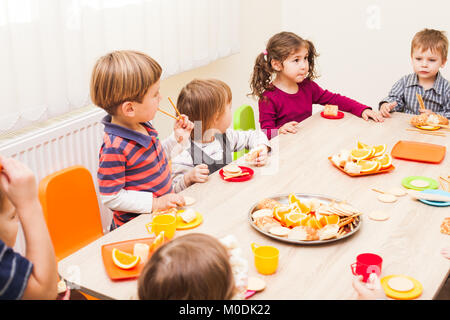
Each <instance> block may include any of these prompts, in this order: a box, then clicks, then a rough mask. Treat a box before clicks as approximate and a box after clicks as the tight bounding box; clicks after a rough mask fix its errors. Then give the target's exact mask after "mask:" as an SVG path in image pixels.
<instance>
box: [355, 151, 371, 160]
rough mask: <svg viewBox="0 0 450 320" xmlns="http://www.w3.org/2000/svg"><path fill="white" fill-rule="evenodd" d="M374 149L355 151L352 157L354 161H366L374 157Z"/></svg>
mask: <svg viewBox="0 0 450 320" xmlns="http://www.w3.org/2000/svg"><path fill="white" fill-rule="evenodd" d="M372 152H373V150H372V149H353V150H352V151H351V152H350V155H351V157H352V159H353V160H364V159H368V158H369V157H370V156H371V155H372Z"/></svg>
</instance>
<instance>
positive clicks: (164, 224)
mask: <svg viewBox="0 0 450 320" xmlns="http://www.w3.org/2000/svg"><path fill="white" fill-rule="evenodd" d="M145 226H146V227H147V231H148V233H152V232H153V233H154V234H155V235H156V236H157V235H158V234H160V233H161V231H164V237H166V238H168V239H172V238H173V236H174V235H175V230H176V229H177V218H176V217H175V216H173V215H171V214H162V215H160V216H156V217H153V219H152V221H151V222H149V223H147V224H146V225H145Z"/></svg>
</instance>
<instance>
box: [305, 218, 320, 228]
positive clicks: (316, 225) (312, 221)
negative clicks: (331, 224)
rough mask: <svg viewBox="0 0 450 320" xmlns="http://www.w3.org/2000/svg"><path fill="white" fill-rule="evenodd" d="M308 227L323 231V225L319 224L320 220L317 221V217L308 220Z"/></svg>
mask: <svg viewBox="0 0 450 320" xmlns="http://www.w3.org/2000/svg"><path fill="white" fill-rule="evenodd" d="M306 225H307V226H310V227H312V228H314V229H322V225H321V223H320V222H319V220H317V219H316V217H312V218H310V219H309V220H308V222H307V223H306Z"/></svg>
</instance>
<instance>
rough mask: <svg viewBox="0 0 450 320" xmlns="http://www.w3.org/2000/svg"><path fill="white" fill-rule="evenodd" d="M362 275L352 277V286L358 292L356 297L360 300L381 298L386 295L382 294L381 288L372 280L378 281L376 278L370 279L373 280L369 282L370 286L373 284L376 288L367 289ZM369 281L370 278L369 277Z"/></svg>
mask: <svg viewBox="0 0 450 320" xmlns="http://www.w3.org/2000/svg"><path fill="white" fill-rule="evenodd" d="M362 278H363V277H362V276H358V277H354V278H353V282H352V285H353V288H354V289H355V291H356V292H357V293H358V299H360V300H376V299H383V298H386V295H385V294H384V291H383V289H381V287H380V286H379V285H377V284H375V283H374V281H380V280H379V279H378V278H375V279H372V280H373V282H372V283H371V284H372V286H374V287H375V288H377V289H369V288H367V286H366V285H365V283H364V282H363V281H362ZM369 281H371V279H370V278H369Z"/></svg>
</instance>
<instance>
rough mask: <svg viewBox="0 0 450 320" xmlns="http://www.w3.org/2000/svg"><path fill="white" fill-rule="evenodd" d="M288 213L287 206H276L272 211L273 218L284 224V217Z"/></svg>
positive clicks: (289, 210) (289, 209)
mask: <svg viewBox="0 0 450 320" xmlns="http://www.w3.org/2000/svg"><path fill="white" fill-rule="evenodd" d="M289 212H291V208H289V207H288V206H278V207H275V208H274V209H273V217H274V218H275V219H276V220H278V221H280V222H284V215H286V214H287V213H289Z"/></svg>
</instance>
